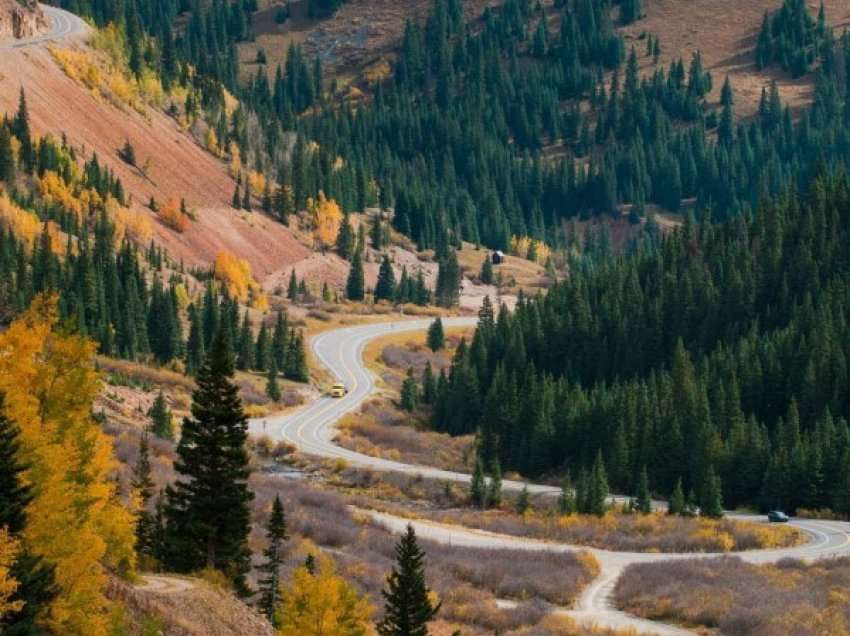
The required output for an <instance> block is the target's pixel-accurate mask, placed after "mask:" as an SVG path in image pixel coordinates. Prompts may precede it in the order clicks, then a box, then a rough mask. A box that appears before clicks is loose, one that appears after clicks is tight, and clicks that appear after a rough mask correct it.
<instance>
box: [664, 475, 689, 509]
mask: <svg viewBox="0 0 850 636" xmlns="http://www.w3.org/2000/svg"><path fill="white" fill-rule="evenodd" d="M684 512H685V492H684V490H682V478H681V477H679V479H677V480H676V487H675V488H674V489H673V494H672V495H670V503H669V504H668V506H667V514H669V515H681V514H684Z"/></svg>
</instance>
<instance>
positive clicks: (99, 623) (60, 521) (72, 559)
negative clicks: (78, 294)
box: [0, 296, 135, 636]
mask: <svg viewBox="0 0 850 636" xmlns="http://www.w3.org/2000/svg"><path fill="white" fill-rule="evenodd" d="M56 305H57V302H56V298H55V297H47V296H38V297H36V299H35V300H34V301H33V303H32V306H31V307H30V309H29V310H28V311H27V312H25V313H24V314H23V315H22V316H21V317H20V318H19V319H18V320H16V321H14V322H13V323H12V324H11V325H10V327H9V328H8V329H7V330H6V331H5V332H4V333H3V334H2V335H0V391H2V392H3V393H5V395H6V401H5V404H6V414H7V416H8V417H9V418H10V419H12V420H13V421H14V422H15V423H16V424H17V425H18V427H19V428H20V441H21V450H20V454H21V461H22V463H23V464H24V465H26V466H27V470H26V472H25V478H26V480H27V482H29V483H30V485H31V486H32V490H33V493H34V494H35V497H34V499H33V500H32V502H31V503H30V504H29V505H28V506H27V519H28V522H27V526H26V528H25V529H24V533H23V541H24V543H25V544H26V546H27V548H28V549H29V550H31V551H32V552H34V553H35V554H37V555H39V556H41V557H43V558H44V560H45V561H46V562H48V563H50V564H52V565H54V567H55V577H56V585H57V588H58V590H59V593H58V595H57V597H56V599H55V600H54V601H53V602H52V603H51V605H50V607H49V610H48V612H47V616H46V617H45V618H44V620H45V622H46V625H47V627H48V628H49V629H50V631H51V632H53V633H57V634H71V635H73V634H79V635H82V634H85V635H86V636H105V635H106V634H107V633H108V623H109V620H108V610H109V607H110V603H109V601H108V600H107V598H106V596H105V587H106V583H107V577H106V568H109V569H110V570H112V571H113V572H116V573H118V574H120V575H122V576H125V577H128V578H130V577H132V576H133V575H134V570H135V553H134V550H133V524H134V518H133V515H132V513H131V512H130V511H129V510H128V509H127V508H126V507H125V506H124V505H122V504H121V502H120V501H119V492H118V485H117V484H116V483H115V482H114V481H113V479H112V476H113V474H114V472H115V470H116V468H117V462H116V460H115V457H114V452H113V446H112V440H111V439H110V438H109V437H108V436H107V435H106V434H105V433H104V432H103V431H102V430H101V429H100V427H99V426H98V424H97V422H96V421H95V420H94V418H93V417H92V404H93V402H94V399H95V397H96V395H97V394H98V392H99V391H100V385H101V381H100V376H99V374H98V372H97V371H96V369H95V366H94V355H95V345H94V343H92V342H91V341H89V340H87V339H85V338H83V337H81V336H76V335H67V334H65V333H63V332H61V331H60V330H59V329H58V328H57V327H58V318H57V313H58V312H57V306H56Z"/></svg>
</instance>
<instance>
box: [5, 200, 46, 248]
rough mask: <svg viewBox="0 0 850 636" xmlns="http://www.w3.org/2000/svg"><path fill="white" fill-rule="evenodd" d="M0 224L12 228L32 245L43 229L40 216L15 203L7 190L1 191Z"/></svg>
mask: <svg viewBox="0 0 850 636" xmlns="http://www.w3.org/2000/svg"><path fill="white" fill-rule="evenodd" d="M0 226H5V227H8V228H10V229H11V230H12V234H14V235H15V236H16V237H17V238H18V239H19V240H22V241H24V243H26V244H27V245H32V242H33V241H34V240H35V238H36V237H37V236H38V235H39V234H40V233H41V229H42V226H41V221H40V220H39V218H38V217H37V216H36V215H35V214H33V213H32V212H27V211H26V210H23V209H21V208H19V207H18V206H17V205H15V204H14V203H13V202H12V200H11V199H10V198H9V197H8V196H6V193H5V192H0Z"/></svg>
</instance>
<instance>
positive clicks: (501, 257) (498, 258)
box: [490, 250, 505, 265]
mask: <svg viewBox="0 0 850 636" xmlns="http://www.w3.org/2000/svg"><path fill="white" fill-rule="evenodd" d="M490 260H491V261H492V263H493V265H501V264H502V263H504V262H505V253H504V252H503V251H502V250H496V251H495V252H493V256H492V257H491V259H490Z"/></svg>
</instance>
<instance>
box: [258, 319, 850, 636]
mask: <svg viewBox="0 0 850 636" xmlns="http://www.w3.org/2000/svg"><path fill="white" fill-rule="evenodd" d="M476 320H477V319H476V318H449V319H444V320H443V324H444V325H445V326H446V327H468V326H473V325H474V324H475V323H476ZM430 323H431V321H430V319H428V320H411V321H402V322H394V323H380V324H367V325H361V326H357V327H346V328H343V329H337V330H333V331H328V332H325V333H323V334H320V335H318V336H316V337H315V338H313V340H312V341H311V345H312V348H313V351H314V352H315V354H316V357H317V359H318V360H319V362H320V363H321V364H323V365H324V366H325V367H326V368H327V369H328V370H329V371H330V372H331V373H332V374H333V375H334V376H335V377H336V378H337V379H338V380H339V381H341V382H344V383H345V385H346V386H347V387H348V390H349V391H348V394H347V395H346V396H345V397H343V398H338V399H334V398H330V397H322V398H319V399H318V400H316V401H315V402H313V403H311V404H309V405H307V406H305V407H303V408H302V409H300V410H298V411H296V412H294V413H291V414H286V415H281V416H272V417H267V418H263V419H256V420H252V421H251V422H250V430H251V433H252V434H253V435H268V436H269V437H271V438H272V439H273V440H276V441H286V442H289V443H291V444H293V445H294V446H296V447H297V448H298V449H299V450H301V451H302V452H305V453H308V454H312V455H317V456H320V457H325V458H330V459H343V460H345V461H346V462H347V463H348V464H349V465H352V466H357V467H361V468H370V469H372V470H380V471H396V472H401V473H408V474H415V475H422V476H424V477H428V478H433V479H442V480H450V481H458V482H469V479H470V476H469V475H468V474H464V473H456V472H451V471H446V470H440V469H437V468H431V467H428V466H416V465H409V464H403V463H400V462H396V461H391V460H386V459H380V458H377V457H370V456H368V455H364V454H362V453H357V452H354V451H350V450H348V449H345V448H341V447H339V446H337V445H336V444H335V443H334V441H333V438H334V431H335V427H334V425H335V424H336V422H337V421H338V420H339V419H340V418H341V417H342V416H343V415H345V414H346V413H348V412H349V411H351V410H353V409H355V408H357V407H358V406H359V405H360V404H361V403H362V402H363V401H364V400H365V399H366V398H367V397H368V396H369V395H370V394H371V393H372V391H373V390H374V388H375V378H374V376H373V374H372V373H371V371H369V369H368V368H367V367H366V366H365V364H364V363H363V360H362V354H363V349H364V347H365V346H366V344H367V343H368V342H369V341H371V340H374V339H375V338H379V337H381V336H385V335H388V334H393V333H400V332H404V331H416V330H424V329H427V327H428V325H429V324H430ZM503 486H504V488H505V489H508V490H518V489H520V488H522V486H523V484H522V483H520V482H515V481H509V480H506V481H505V482H504V485H503ZM528 488H529V491H530V492H533V493H554V492H557V491H558V490H557V489H556V488H553V487H552V486H546V485H537V484H534V485H532V484H529V486H528ZM364 512H365V511H364ZM367 514H369V515H371V516H372V518H373V519H374V521H376V522H377V523H379V524H381V525H383V526H385V527H387V528H389V529H390V530H393V531H394V532H400V531H402V530H403V529H404V527H405V526H406V525H407V524H408V523H413V525H414V527H415V528H416V531H417V533H418V534H419V535H420V536H422V537H424V538H427V539H430V540H432V541H437V542H440V543H450V544H453V545H466V546H470V547H477V548H494V547H496V548H499V547H505V548H514V549H517V548H519V549H525V550H550V551H556V552H563V551H574V550H587V551H588V552H591V553H592V554H593V555H594V556H595V557H596V558H597V560H598V561H599V563H600V566H601V572H600V575H599V577H598V578H597V579H596V580H595V581H594V582H593V583H592V584H591V585H589V586H588V587H587V589H586V590H585V591H584V593H583V594H582V596H581V598H580V599H579V600H578V602H577V603H576V607H575V608H571V609H563V610H559V611H561V612H563V613H566V614H568V615H570V616H572V617H573V618H575V619H576V620H579V621H588V622H594V623H597V624H599V625H601V626H606V627H611V628H624V627H628V628H632V629H634V630H635V631H636V632H638V633H642V634H660V635H661V636H681V635H682V634H692V633H693V632H691V631H689V630H686V629H683V628H680V627H676V626H672V625H664V624H661V623H656V622H653V621H647V620H643V619H639V618H636V617H634V616H630V615H628V614H625V613H624V612H620V611H619V610H617V609H615V608H614V607H613V606H612V603H611V592H612V590H613V588H614V586H615V584H616V582H617V579H618V578H619V577H620V574H621V573H622V572H623V570H624V569H625V568H626V567H627V566H628V565H630V564H632V563H645V562H656V561H664V560H673V559H690V558H695V557H698V558H705V557H710V556H717V555H708V554H690V553H689V554H649V553H643V552H638V553H634V552H612V551H608V550H597V549H592V548H584V547H582V546H575V545H566V544H553V543H547V542H542V541H536V540H533V539H524V538H520V537H510V536H506V535H499V534H493V533H489V532H485V531H481V530H474V529H469V528H463V527H459V526H448V525H441V524H437V523H432V522H428V521H421V520H420V521H412V522H411V521H410V520H409V519H402V518H400V517H394V516H392V515H387V514H383V513H377V512H367ZM736 516H738V517H741V518H746V517H747V516H746V515H736ZM754 519H756V520H758V519H762V517H754ZM791 524H792V525H794V526H796V527H798V528H800V529H801V530H803V531H804V532H806V533H807V535H808V536H809V538H810V540H809V542H808V543H806V544H805V545H802V546H798V547H795V548H786V549H780V550H758V551H751V552H742V553H739V556H740V557H741V558H742V559H744V560H746V561H749V562H752V563H771V562H775V561H778V560H780V559H783V558H788V557H792V558H799V559H822V558H833V557H838V556H850V543H848V532H850V523H842V522H833V521H804V520H794V521H792V522H791Z"/></svg>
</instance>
